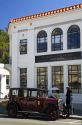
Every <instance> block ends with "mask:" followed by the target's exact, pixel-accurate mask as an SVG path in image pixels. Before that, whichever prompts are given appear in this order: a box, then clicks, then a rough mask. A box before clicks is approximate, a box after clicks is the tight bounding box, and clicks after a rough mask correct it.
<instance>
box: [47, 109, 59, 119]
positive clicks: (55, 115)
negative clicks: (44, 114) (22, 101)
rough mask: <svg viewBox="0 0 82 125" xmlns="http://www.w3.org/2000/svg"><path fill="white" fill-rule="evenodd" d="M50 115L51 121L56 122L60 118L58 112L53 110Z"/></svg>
mask: <svg viewBox="0 0 82 125" xmlns="http://www.w3.org/2000/svg"><path fill="white" fill-rule="evenodd" d="M48 113H49V118H50V120H52V121H54V120H56V119H57V118H58V112H57V111H53V110H51V111H49V112H48Z"/></svg>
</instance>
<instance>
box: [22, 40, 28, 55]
mask: <svg viewBox="0 0 82 125" xmlns="http://www.w3.org/2000/svg"><path fill="white" fill-rule="evenodd" d="M23 49H24V50H23ZM23 54H27V39H22V40H20V55H23Z"/></svg>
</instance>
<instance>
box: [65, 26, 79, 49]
mask: <svg viewBox="0 0 82 125" xmlns="http://www.w3.org/2000/svg"><path fill="white" fill-rule="evenodd" d="M67 48H68V49H76V48H80V28H79V27H78V26H77V25H72V26H71V27H70V28H69V29H68V32H67Z"/></svg>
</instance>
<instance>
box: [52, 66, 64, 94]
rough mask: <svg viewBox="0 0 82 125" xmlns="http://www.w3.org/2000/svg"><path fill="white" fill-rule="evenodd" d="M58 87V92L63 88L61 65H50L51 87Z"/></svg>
mask: <svg viewBox="0 0 82 125" xmlns="http://www.w3.org/2000/svg"><path fill="white" fill-rule="evenodd" d="M54 86H55V87H58V88H59V89H60V92H63V90H64V76H63V66H52V87H54Z"/></svg>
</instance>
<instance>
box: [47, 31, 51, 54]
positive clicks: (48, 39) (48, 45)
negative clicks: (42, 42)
mask: <svg viewBox="0 0 82 125" xmlns="http://www.w3.org/2000/svg"><path fill="white" fill-rule="evenodd" d="M47 48H48V50H47V51H48V52H50V51H51V33H50V32H48V33H47Z"/></svg>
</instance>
